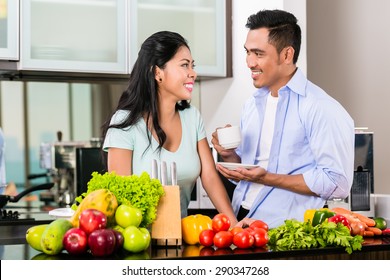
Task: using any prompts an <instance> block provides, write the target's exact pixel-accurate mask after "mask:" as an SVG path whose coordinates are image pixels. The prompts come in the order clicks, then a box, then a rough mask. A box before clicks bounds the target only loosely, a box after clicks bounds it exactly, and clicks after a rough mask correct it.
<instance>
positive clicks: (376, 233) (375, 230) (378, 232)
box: [366, 227, 382, 235]
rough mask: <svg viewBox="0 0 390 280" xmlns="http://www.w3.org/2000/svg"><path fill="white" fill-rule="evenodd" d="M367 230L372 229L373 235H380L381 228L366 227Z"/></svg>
mask: <svg viewBox="0 0 390 280" xmlns="http://www.w3.org/2000/svg"><path fill="white" fill-rule="evenodd" d="M366 230H367V231H372V232H373V233H374V234H375V235H382V230H381V229H379V228H376V227H367V228H366Z"/></svg>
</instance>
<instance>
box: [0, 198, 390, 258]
mask: <svg viewBox="0 0 390 280" xmlns="http://www.w3.org/2000/svg"><path fill="white" fill-rule="evenodd" d="M6 210H7V211H8V210H11V211H18V212H19V213H20V218H21V219H20V220H18V221H10V222H7V221H1V222H0V259H1V260H31V259H60V260H70V259H86V260H90V259H93V257H92V256H91V255H89V254H86V255H84V256H77V257H75V256H70V255H69V254H67V253H66V252H65V251H63V252H62V253H61V254H59V255H56V256H48V255H46V254H43V253H41V252H38V251H36V250H34V249H33V248H31V247H30V246H29V245H28V244H26V240H25V233H26V231H27V229H28V228H29V227H31V226H32V225H36V224H43V223H50V222H51V221H52V220H53V217H51V216H50V215H48V211H49V210H50V208H42V207H41V206H39V205H37V202H36V203H32V204H31V203H27V204H25V203H23V202H22V203H18V205H14V204H12V206H6ZM30 218H32V219H30ZM106 259H118V260H123V259H161V260H164V259H239V260H243V259H299V260H305V259H352V260H357V259H378V260H382V259H383V260H384V259H390V236H382V237H374V238H365V242H364V244H363V248H362V250H361V251H354V252H353V253H352V254H348V253H347V252H345V249H344V248H341V247H340V248H335V247H329V248H321V249H309V250H291V251H272V250H269V249H267V248H254V249H245V250H244V249H238V248H236V249H231V248H228V249H218V250H215V249H213V248H204V247H202V246H195V245H191V246H190V245H185V244H184V245H182V246H179V247H158V246H154V245H153V244H152V245H151V246H150V247H149V248H148V250H146V251H144V252H142V253H139V254H131V253H129V252H126V251H125V250H122V251H120V252H118V253H117V254H115V255H112V256H109V257H107V258H106Z"/></svg>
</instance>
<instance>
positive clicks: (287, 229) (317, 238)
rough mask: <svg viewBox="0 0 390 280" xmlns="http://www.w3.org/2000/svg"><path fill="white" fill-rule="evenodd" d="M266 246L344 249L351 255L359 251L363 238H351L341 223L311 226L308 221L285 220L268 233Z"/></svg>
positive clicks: (347, 229) (276, 248)
mask: <svg viewBox="0 0 390 280" xmlns="http://www.w3.org/2000/svg"><path fill="white" fill-rule="evenodd" d="M268 236H269V242H268V246H269V247H270V248H271V249H272V250H279V251H284V250H295V249H309V248H325V247H345V251H346V252H347V253H348V254H351V253H352V252H353V251H355V250H360V249H361V248H362V244H363V241H364V239H363V236H361V235H356V236H352V235H351V234H350V230H349V228H348V227H346V226H344V225H343V224H342V223H333V222H328V221H327V220H325V221H324V222H322V223H320V224H317V225H315V226H314V225H312V223H311V222H310V221H305V222H300V221H297V220H294V219H292V220H286V221H285V223H284V224H283V225H281V226H279V227H276V228H273V229H270V230H269V231H268Z"/></svg>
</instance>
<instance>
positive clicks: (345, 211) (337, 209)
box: [330, 207, 352, 215]
mask: <svg viewBox="0 0 390 280" xmlns="http://www.w3.org/2000/svg"><path fill="white" fill-rule="evenodd" d="M330 210H331V211H332V212H335V213H336V214H340V215H344V214H347V215H352V212H351V211H350V210H348V209H345V208H342V207H335V208H332V209H330Z"/></svg>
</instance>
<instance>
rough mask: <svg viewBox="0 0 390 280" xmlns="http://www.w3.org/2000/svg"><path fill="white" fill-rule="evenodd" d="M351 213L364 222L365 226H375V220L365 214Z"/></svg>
mask: <svg viewBox="0 0 390 280" xmlns="http://www.w3.org/2000/svg"><path fill="white" fill-rule="evenodd" d="M352 215H353V216H355V217H356V218H358V219H359V220H360V221H362V222H364V223H365V224H366V225H367V226H369V227H374V226H375V221H374V220H373V219H371V218H369V217H367V216H364V215H362V214H359V213H356V212H352Z"/></svg>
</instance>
